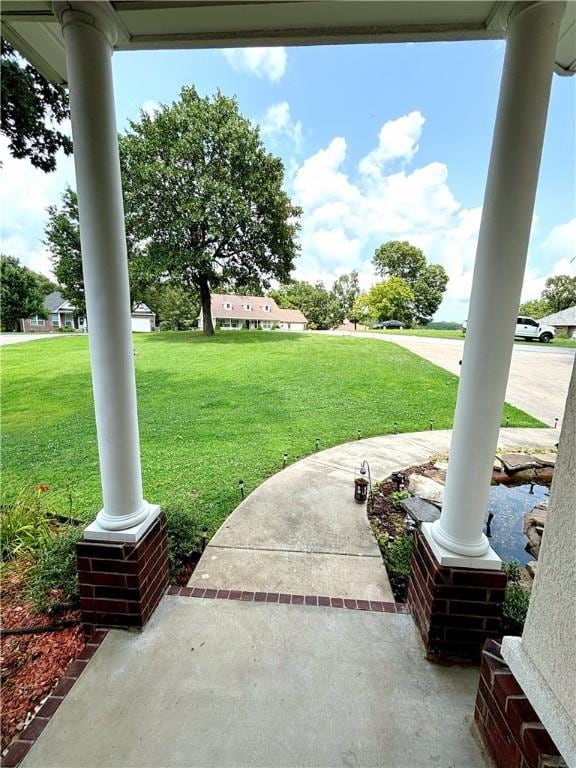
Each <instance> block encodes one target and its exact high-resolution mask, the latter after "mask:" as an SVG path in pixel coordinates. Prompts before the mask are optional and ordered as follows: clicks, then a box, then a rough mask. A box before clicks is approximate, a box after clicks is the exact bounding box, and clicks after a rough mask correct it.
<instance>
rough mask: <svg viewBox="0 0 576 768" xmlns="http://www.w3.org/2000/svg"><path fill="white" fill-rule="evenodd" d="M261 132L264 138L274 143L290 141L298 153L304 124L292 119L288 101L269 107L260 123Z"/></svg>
mask: <svg viewBox="0 0 576 768" xmlns="http://www.w3.org/2000/svg"><path fill="white" fill-rule="evenodd" d="M260 130H261V133H262V136H264V137H265V138H266V137H268V138H270V139H272V141H276V142H277V141H278V140H281V139H288V140H289V141H290V142H291V143H292V144H293V146H294V149H295V150H296V151H298V150H300V148H301V146H302V123H301V121H300V120H293V119H292V116H291V114H290V105H289V104H288V102H287V101H281V102H280V103H279V104H273V105H272V106H271V107H268V109H267V110H266V112H265V113H264V117H263V118H262V120H261V121H260Z"/></svg>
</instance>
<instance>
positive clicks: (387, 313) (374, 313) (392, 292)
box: [356, 277, 414, 325]
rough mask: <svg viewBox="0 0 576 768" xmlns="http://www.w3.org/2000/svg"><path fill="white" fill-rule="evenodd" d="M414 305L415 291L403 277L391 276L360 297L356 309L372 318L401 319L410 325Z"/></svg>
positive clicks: (364, 315)
mask: <svg viewBox="0 0 576 768" xmlns="http://www.w3.org/2000/svg"><path fill="white" fill-rule="evenodd" d="M413 305H414V291H413V290H412V288H411V287H410V285H408V283H407V282H406V280H404V279H403V278H401V277H389V278H388V280H385V281H384V282H383V283H376V285H373V286H372V288H371V289H370V290H369V291H368V293H365V294H362V296H360V298H359V299H358V302H357V306H356V311H357V314H358V315H360V316H363V317H367V318H371V319H372V320H399V321H400V322H401V323H405V324H406V325H410V323H411V322H412V312H413Z"/></svg>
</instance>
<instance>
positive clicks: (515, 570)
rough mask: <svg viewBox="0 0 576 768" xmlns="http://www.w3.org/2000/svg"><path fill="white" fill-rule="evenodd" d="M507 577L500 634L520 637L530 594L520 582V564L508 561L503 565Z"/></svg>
mask: <svg viewBox="0 0 576 768" xmlns="http://www.w3.org/2000/svg"><path fill="white" fill-rule="evenodd" d="M504 570H505V571H506V574H507V576H508V584H507V585H506V592H505V595H504V604H503V606H502V633H503V634H504V635H521V634H522V630H523V628H524V623H525V621H526V614H527V613H528V603H529V602H530V593H529V592H528V590H526V589H524V587H523V586H522V584H521V582H520V563H519V562H518V561H517V560H510V561H509V562H507V563H504Z"/></svg>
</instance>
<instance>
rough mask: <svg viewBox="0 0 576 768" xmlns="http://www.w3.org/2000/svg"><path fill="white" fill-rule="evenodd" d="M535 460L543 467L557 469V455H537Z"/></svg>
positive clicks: (534, 456) (534, 455)
mask: <svg viewBox="0 0 576 768" xmlns="http://www.w3.org/2000/svg"><path fill="white" fill-rule="evenodd" d="M533 458H534V459H536V461H538V462H539V463H540V464H541V465H542V466H543V467H555V466H556V454H555V453H535V454H533Z"/></svg>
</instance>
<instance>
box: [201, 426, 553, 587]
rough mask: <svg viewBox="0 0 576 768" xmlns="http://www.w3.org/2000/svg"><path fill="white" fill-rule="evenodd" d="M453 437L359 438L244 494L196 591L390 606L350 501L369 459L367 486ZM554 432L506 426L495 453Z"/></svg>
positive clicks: (359, 509)
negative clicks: (328, 598) (310, 597)
mask: <svg viewBox="0 0 576 768" xmlns="http://www.w3.org/2000/svg"><path fill="white" fill-rule="evenodd" d="M450 434H451V432H450V430H438V431H433V432H413V433H409V434H401V435H386V436H384V437H375V438H369V439H366V440H357V441H354V442H352V443H346V444H344V445H339V446H336V447H335V448H330V449H329V450H326V451H321V452H319V453H316V454H314V455H313V456H309V457H308V458H305V459H302V461H299V462H297V463H296V464H293V465H292V466H290V467H287V468H286V469H285V470H283V471H282V472H278V473H277V474H276V475H273V476H272V477H271V478H270V479H268V480H267V481H266V482H264V483H262V485H260V486H259V487H258V488H256V490H255V491H253V492H252V493H251V494H250V496H248V497H247V498H246V499H245V500H244V501H243V502H242V503H241V504H240V505H239V506H238V507H237V508H236V509H235V510H234V512H233V513H232V514H231V515H230V517H229V518H228V519H227V520H226V522H225V523H224V524H223V525H222V527H221V528H220V530H219V531H218V532H217V533H216V535H215V536H214V537H213V538H212V540H211V541H210V544H209V545H208V547H207V548H206V551H205V552H204V555H203V556H202V558H201V560H200V562H199V563H198V566H197V567H196V570H195V571H194V573H193V575H192V578H191V580H190V582H189V585H190V586H193V587H211V588H218V589H245V590H250V591H262V592H285V593H297V594H311V595H329V596H337V597H352V598H360V599H363V600H383V601H393V599H394V598H393V596H392V591H391V589H390V584H389V581H388V577H387V575H386V570H385V568H384V566H383V563H382V558H381V555H380V550H379V548H378V545H377V543H376V540H375V538H374V536H373V534H372V531H371V530H370V526H369V523H368V518H367V516H366V507H365V505H359V504H357V503H356V502H355V501H354V499H353V482H354V471H355V468H356V467H359V466H360V464H361V463H362V461H363V460H364V459H366V460H367V461H368V462H369V464H370V468H371V472H372V480H373V481H375V482H376V481H379V480H383V479H384V478H385V477H387V476H388V475H390V473H391V472H393V471H395V470H400V469H403V468H406V467H409V466H412V465H414V464H422V463H424V462H426V461H428V460H429V458H430V456H431V455H432V454H438V453H444V454H446V453H448V448H449V445H450ZM558 437H559V430H556V429H512V428H510V429H502V430H501V433H500V446H501V447H506V448H512V449H515V448H531V447H534V448H536V447H546V448H547V447H551V446H554V445H555V443H556V442H557V441H558Z"/></svg>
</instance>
